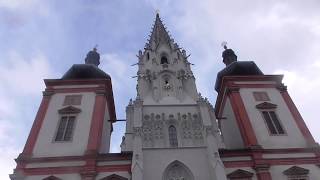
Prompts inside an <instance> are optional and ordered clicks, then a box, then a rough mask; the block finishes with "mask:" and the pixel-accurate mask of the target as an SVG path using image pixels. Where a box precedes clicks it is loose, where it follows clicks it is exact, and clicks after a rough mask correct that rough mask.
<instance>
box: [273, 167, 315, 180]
mask: <svg viewBox="0 0 320 180" xmlns="http://www.w3.org/2000/svg"><path fill="white" fill-rule="evenodd" d="M292 166H293V165H279V166H271V167H270V173H271V176H272V179H276V180H287V179H288V178H287V176H286V175H284V174H283V171H285V170H287V169H289V168H290V167H292ZM295 166H299V167H302V168H305V169H309V170H310V171H309V179H310V180H319V179H320V168H319V167H317V166H316V165H313V164H301V165H300V164H296V165H295Z"/></svg>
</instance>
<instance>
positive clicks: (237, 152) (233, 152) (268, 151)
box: [219, 148, 320, 157]
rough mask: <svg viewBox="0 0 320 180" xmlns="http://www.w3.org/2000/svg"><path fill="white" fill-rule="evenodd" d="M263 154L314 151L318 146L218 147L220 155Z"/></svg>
mask: <svg viewBox="0 0 320 180" xmlns="http://www.w3.org/2000/svg"><path fill="white" fill-rule="evenodd" d="M257 152H259V153H263V154H292V153H316V152H320V148H286V149H233V150H228V149H220V150H219V154H220V157H239V156H251V154H252V153H257Z"/></svg>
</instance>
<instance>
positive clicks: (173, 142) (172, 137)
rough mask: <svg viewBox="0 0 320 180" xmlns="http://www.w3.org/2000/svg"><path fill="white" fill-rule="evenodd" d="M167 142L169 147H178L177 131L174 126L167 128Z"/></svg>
mask: <svg viewBox="0 0 320 180" xmlns="http://www.w3.org/2000/svg"><path fill="white" fill-rule="evenodd" d="M169 142H170V147H178V137H177V129H176V128H175V127H174V126H172V125H171V126H169Z"/></svg>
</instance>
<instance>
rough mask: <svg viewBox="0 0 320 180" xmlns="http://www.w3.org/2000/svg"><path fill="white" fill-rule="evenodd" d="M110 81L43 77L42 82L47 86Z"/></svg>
mask: <svg viewBox="0 0 320 180" xmlns="http://www.w3.org/2000/svg"><path fill="white" fill-rule="evenodd" d="M108 81H109V82H110V81H111V80H110V79H45V80H44V82H45V84H46V86H47V87H50V86H62V85H90V84H91V85H97V84H104V85H106V84H107V82H108Z"/></svg>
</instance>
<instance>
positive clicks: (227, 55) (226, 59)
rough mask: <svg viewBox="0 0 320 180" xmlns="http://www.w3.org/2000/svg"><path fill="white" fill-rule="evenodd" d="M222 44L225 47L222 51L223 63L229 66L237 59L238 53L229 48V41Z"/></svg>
mask: <svg viewBox="0 0 320 180" xmlns="http://www.w3.org/2000/svg"><path fill="white" fill-rule="evenodd" d="M221 45H222V46H223V48H224V51H223V53H222V58H223V63H224V64H225V65H226V66H228V65H229V64H231V63H233V62H236V61H237V55H236V54H235V53H234V51H233V50H232V49H228V47H227V42H222V43H221Z"/></svg>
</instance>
